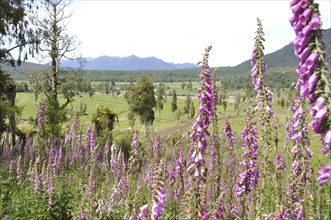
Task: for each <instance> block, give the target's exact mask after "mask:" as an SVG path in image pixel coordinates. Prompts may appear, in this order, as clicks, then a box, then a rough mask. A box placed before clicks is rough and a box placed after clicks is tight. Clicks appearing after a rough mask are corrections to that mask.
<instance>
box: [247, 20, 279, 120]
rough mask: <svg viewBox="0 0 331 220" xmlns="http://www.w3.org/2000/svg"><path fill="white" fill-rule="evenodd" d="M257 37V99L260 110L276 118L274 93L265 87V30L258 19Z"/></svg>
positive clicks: (254, 76)
mask: <svg viewBox="0 0 331 220" xmlns="http://www.w3.org/2000/svg"><path fill="white" fill-rule="evenodd" d="M257 22H258V30H257V33H258V34H257V36H256V37H255V45H254V49H253V54H252V60H251V64H252V70H251V71H252V74H251V76H252V82H253V84H254V87H255V91H256V94H257V95H256V98H257V99H258V108H259V109H264V110H265V112H266V113H267V115H269V116H271V117H272V116H274V112H273V110H272V92H271V90H270V89H269V88H268V87H267V86H266V85H265V75H266V66H267V63H266V62H265V61H264V60H263V55H264V53H263V48H264V46H263V41H264V38H263V35H264V34H263V30H262V24H261V21H260V20H259V19H258V20H257Z"/></svg>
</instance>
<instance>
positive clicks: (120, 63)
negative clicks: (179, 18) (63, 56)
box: [60, 55, 198, 70]
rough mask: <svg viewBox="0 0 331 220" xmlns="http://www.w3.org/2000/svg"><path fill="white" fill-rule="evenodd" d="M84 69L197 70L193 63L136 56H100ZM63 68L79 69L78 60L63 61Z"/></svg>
mask: <svg viewBox="0 0 331 220" xmlns="http://www.w3.org/2000/svg"><path fill="white" fill-rule="evenodd" d="M86 61H87V63H86V65H85V66H84V67H83V68H84V69H86V70H174V69H188V68H197V67H198V66H196V65H194V64H192V63H178V64H177V63H167V62H165V61H163V60H161V59H158V58H156V57H146V58H140V57H137V56H135V55H132V56H129V57H109V56H99V57H96V58H87V59H86ZM60 66H61V67H71V68H78V67H79V63H78V62H77V60H62V61H61V63H60Z"/></svg>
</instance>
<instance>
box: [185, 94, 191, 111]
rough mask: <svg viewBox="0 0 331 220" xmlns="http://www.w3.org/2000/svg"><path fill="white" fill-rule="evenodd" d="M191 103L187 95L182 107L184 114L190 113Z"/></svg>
mask: <svg viewBox="0 0 331 220" xmlns="http://www.w3.org/2000/svg"><path fill="white" fill-rule="evenodd" d="M191 103H192V98H191V95H190V94H187V96H186V99H185V105H184V114H188V113H190V107H191Z"/></svg>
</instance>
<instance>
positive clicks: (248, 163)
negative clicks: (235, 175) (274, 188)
mask: <svg viewBox="0 0 331 220" xmlns="http://www.w3.org/2000/svg"><path fill="white" fill-rule="evenodd" d="M252 114H253V113H252V111H251V110H248V111H247V119H246V121H245V124H246V127H245V128H244V130H243V131H242V132H241V139H242V141H243V145H242V148H243V149H246V152H244V153H243V154H242V158H243V159H244V160H243V161H242V162H241V163H240V164H241V165H242V166H243V172H242V173H241V174H240V175H239V181H238V182H237V183H236V184H235V186H234V188H235V193H236V196H237V198H240V197H242V196H243V195H244V193H248V192H250V191H251V190H253V189H254V187H255V185H256V184H257V182H258V179H259V175H260V173H259V170H258V167H257V159H258V142H257V139H258V133H257V129H256V126H255V124H256V121H255V120H253V119H252V118H253V115H252Z"/></svg>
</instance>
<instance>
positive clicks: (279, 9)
mask: <svg viewBox="0 0 331 220" xmlns="http://www.w3.org/2000/svg"><path fill="white" fill-rule="evenodd" d="M317 2H318V1H317ZM319 2H320V3H321V7H320V8H321V13H322V20H323V22H324V27H325V28H328V27H330V4H331V3H330V2H329V1H319ZM70 9H72V10H73V15H72V17H71V19H70V24H69V31H70V33H71V34H74V35H76V36H77V37H78V39H79V40H80V41H81V42H82V46H81V51H80V52H81V53H82V54H83V56H86V57H88V56H90V57H96V56H100V55H109V56H130V55H132V54H135V55H137V56H140V57H147V56H155V57H158V58H161V59H163V60H165V61H168V62H177V63H179V62H193V63H195V62H198V61H199V60H201V57H202V53H203V52H204V48H205V47H207V46H209V45H212V46H213V49H212V51H211V56H210V64H211V65H212V66H226V65H236V64H239V63H240V62H242V61H244V60H246V59H249V57H250V55H251V51H252V47H253V44H254V36H255V30H256V17H259V18H260V19H261V20H262V24H263V27H264V31H265V38H266V42H265V47H266V50H265V52H266V53H270V52H273V51H275V50H278V49H280V48H281V47H282V46H284V45H286V44H288V43H290V42H291V41H292V39H293V38H294V32H293V31H292V29H291V27H290V25H289V22H288V19H289V18H290V17H291V15H292V14H291V10H290V8H289V2H288V1H74V3H73V4H72V5H71V6H70Z"/></svg>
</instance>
